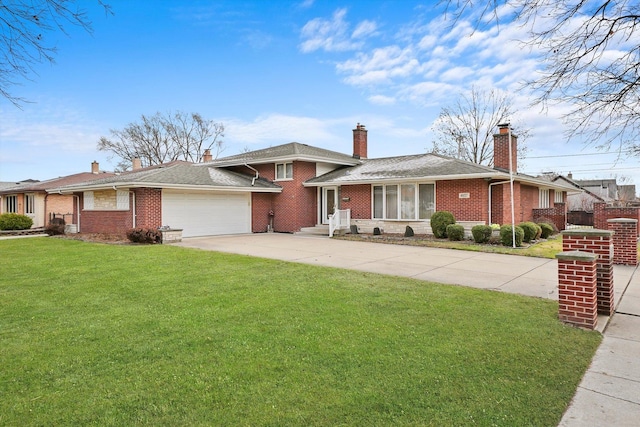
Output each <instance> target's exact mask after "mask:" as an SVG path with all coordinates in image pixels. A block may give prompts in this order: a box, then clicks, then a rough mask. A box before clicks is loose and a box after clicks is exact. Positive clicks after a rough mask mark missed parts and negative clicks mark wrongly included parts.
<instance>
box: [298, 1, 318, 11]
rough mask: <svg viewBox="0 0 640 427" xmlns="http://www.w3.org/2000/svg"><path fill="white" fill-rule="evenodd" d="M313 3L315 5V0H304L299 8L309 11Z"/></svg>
mask: <svg viewBox="0 0 640 427" xmlns="http://www.w3.org/2000/svg"><path fill="white" fill-rule="evenodd" d="M313 3H315V0H304V1H303V2H301V3H300V4H299V5H298V6H299V7H300V8H302V9H308V8H310V7H311V6H313Z"/></svg>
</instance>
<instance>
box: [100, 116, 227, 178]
mask: <svg viewBox="0 0 640 427" xmlns="http://www.w3.org/2000/svg"><path fill="white" fill-rule="evenodd" d="M110 132H111V138H107V137H104V136H103V137H101V138H100V141H99V142H98V150H99V151H109V152H111V153H112V154H113V156H115V157H118V158H119V159H120V162H119V163H118V168H119V169H121V170H126V169H127V168H128V167H129V166H130V165H131V163H132V161H133V159H134V158H138V159H140V161H141V164H142V166H151V165H156V164H161V163H167V162H171V161H174V160H184V161H189V162H198V161H200V160H202V156H203V154H204V152H205V150H212V151H213V153H212V156H213V157H214V158H217V157H218V155H219V154H220V153H221V152H222V151H223V140H222V138H223V137H224V125H223V124H222V123H217V122H215V121H213V120H207V119H204V118H202V116H201V115H200V114H198V113H189V114H187V113H183V112H180V111H179V112H176V113H173V114H165V115H163V114H161V113H156V114H155V115H153V116H145V115H144V114H143V115H142V116H141V120H140V122H138V123H129V124H128V125H127V126H126V127H125V128H124V129H122V130H116V129H111V131H110Z"/></svg>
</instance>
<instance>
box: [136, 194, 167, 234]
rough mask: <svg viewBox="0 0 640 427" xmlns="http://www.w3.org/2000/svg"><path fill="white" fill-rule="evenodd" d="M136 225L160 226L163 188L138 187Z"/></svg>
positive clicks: (146, 226)
mask: <svg viewBox="0 0 640 427" xmlns="http://www.w3.org/2000/svg"><path fill="white" fill-rule="evenodd" d="M134 192H135V198H136V227H140V228H158V227H161V226H163V225H167V224H163V223H162V190H159V189H156V188H137V189H135V190H134Z"/></svg>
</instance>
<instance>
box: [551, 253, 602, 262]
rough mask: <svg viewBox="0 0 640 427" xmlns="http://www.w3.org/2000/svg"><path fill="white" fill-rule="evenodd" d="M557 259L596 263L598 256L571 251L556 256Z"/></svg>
mask: <svg viewBox="0 0 640 427" xmlns="http://www.w3.org/2000/svg"><path fill="white" fill-rule="evenodd" d="M556 258H557V259H559V260H562V261H585V262H590V261H595V260H597V259H598V254H593V253H591V252H582V251H570V252H561V253H559V254H556Z"/></svg>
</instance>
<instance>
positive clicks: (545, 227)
mask: <svg viewBox="0 0 640 427" xmlns="http://www.w3.org/2000/svg"><path fill="white" fill-rule="evenodd" d="M538 226H539V227H540V230H541V233H540V237H542V238H543V239H546V238H548V237H549V236H551V235H552V234H553V226H552V225H551V224H549V223H546V222H541V223H540V224H538Z"/></svg>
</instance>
